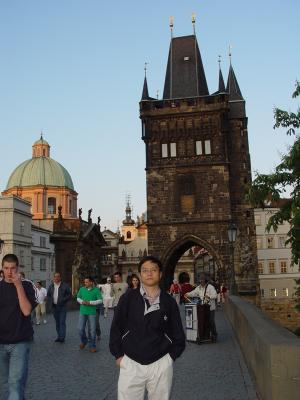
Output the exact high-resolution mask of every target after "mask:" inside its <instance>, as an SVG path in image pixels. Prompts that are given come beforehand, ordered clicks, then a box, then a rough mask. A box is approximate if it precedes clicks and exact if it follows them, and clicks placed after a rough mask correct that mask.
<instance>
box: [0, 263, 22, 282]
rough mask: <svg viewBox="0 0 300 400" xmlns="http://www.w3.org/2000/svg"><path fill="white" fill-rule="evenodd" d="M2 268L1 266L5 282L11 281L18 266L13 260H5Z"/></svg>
mask: <svg viewBox="0 0 300 400" xmlns="http://www.w3.org/2000/svg"><path fill="white" fill-rule="evenodd" d="M2 268H3V274H4V280H5V281H6V282H10V283H11V282H12V278H13V277H14V276H15V275H16V274H17V273H18V270H19V267H18V266H17V264H16V263H15V262H7V261H5V262H4V264H3V267H2Z"/></svg>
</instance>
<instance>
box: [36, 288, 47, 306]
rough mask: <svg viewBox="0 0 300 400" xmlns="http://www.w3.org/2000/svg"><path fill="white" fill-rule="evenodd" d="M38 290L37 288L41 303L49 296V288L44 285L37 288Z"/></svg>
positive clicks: (38, 298)
mask: <svg viewBox="0 0 300 400" xmlns="http://www.w3.org/2000/svg"><path fill="white" fill-rule="evenodd" d="M36 290H37V300H38V302H39V304H42V303H44V302H45V300H46V297H47V290H46V289H45V288H44V287H42V288H40V289H38V288H36Z"/></svg>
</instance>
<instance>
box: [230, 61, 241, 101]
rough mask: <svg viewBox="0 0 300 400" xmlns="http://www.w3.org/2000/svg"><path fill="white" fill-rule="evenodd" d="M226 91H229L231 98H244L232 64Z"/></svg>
mask: <svg viewBox="0 0 300 400" xmlns="http://www.w3.org/2000/svg"><path fill="white" fill-rule="evenodd" d="M226 92H228V93H229V100H244V98H243V95H242V92H241V90H240V87H239V84H238V81H237V79H236V76H235V73H234V70H233V67H232V65H231V64H230V67H229V73H228V80H227V86H226Z"/></svg>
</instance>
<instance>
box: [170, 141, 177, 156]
mask: <svg viewBox="0 0 300 400" xmlns="http://www.w3.org/2000/svg"><path fill="white" fill-rule="evenodd" d="M170 150H171V151H170V152H171V157H176V155H177V154H176V143H171V144H170Z"/></svg>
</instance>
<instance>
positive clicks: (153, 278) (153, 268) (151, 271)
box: [141, 261, 161, 286]
mask: <svg viewBox="0 0 300 400" xmlns="http://www.w3.org/2000/svg"><path fill="white" fill-rule="evenodd" d="M160 278H161V272H160V270H159V267H158V265H157V264H155V263H153V262H152V261H146V262H145V263H144V264H143V265H142V266H141V281H142V283H143V285H144V286H158V285H159V282H160Z"/></svg>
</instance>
